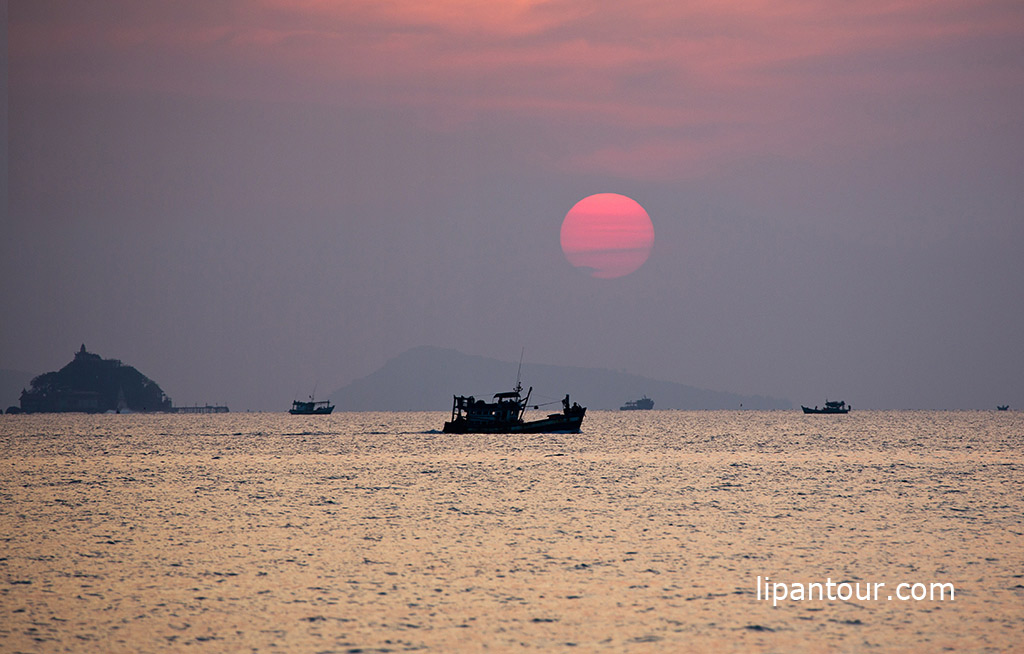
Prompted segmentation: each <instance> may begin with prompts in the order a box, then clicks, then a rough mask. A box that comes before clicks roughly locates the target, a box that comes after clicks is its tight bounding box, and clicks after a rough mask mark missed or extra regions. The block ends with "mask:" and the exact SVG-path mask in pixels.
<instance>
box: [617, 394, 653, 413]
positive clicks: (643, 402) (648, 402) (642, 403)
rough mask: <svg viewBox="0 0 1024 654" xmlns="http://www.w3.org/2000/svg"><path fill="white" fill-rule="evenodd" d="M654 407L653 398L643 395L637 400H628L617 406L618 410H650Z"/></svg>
mask: <svg viewBox="0 0 1024 654" xmlns="http://www.w3.org/2000/svg"><path fill="white" fill-rule="evenodd" d="M653 408H654V400H652V399H651V398H649V397H647V396H646V395H644V396H643V397H642V398H640V399H639V400H630V401H629V402H626V403H625V404H623V405H622V406H620V407H619V411H650V410H651V409H653Z"/></svg>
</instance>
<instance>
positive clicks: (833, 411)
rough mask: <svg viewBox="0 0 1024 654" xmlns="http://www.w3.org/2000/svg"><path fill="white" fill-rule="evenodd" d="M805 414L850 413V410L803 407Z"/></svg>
mask: <svg viewBox="0 0 1024 654" xmlns="http://www.w3.org/2000/svg"><path fill="white" fill-rule="evenodd" d="M800 408H801V409H803V410H804V413H849V412H850V410H849V409H812V408H810V407H806V406H801V407H800Z"/></svg>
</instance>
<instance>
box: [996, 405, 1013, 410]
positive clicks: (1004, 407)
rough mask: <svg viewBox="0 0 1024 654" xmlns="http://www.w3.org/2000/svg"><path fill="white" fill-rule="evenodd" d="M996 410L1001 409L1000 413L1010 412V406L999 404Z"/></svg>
mask: <svg viewBox="0 0 1024 654" xmlns="http://www.w3.org/2000/svg"><path fill="white" fill-rule="evenodd" d="M996 408H997V409H999V410H1000V411H1009V410H1010V405H1009V404H998V405H996Z"/></svg>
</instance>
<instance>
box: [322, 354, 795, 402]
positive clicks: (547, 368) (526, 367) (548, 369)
mask: <svg viewBox="0 0 1024 654" xmlns="http://www.w3.org/2000/svg"><path fill="white" fill-rule="evenodd" d="M518 365H519V364H518V363H517V362H509V361H499V360H498V359H492V358H488V357H483V356H476V355H469V354H463V353H461V352H458V351H456V350H451V349H445V348H439V347H430V346H423V347H417V348H413V349H411V350H408V351H406V352H404V353H402V354H400V355H398V356H397V357H395V358H394V359H391V360H390V361H388V362H387V363H386V364H384V366H383V367H382V368H381V369H380V370H378V371H376V372H374V373H372V374H370V375H368V376H366V377H363V378H362V379H358V380H356V381H354V382H352V383H351V384H349V385H348V386H345V387H343V388H340V389H338V390H336V391H334V392H333V393H332V394H331V395H330V398H331V400H332V401H333V402H334V403H335V405H336V406H337V409H338V410H339V411H447V410H448V409H450V408H451V403H452V396H453V395H475V396H477V397H489V396H490V395H492V394H494V393H497V392H500V391H507V390H510V389H511V388H512V387H513V386H515V381H516V369H517V368H518ZM522 381H523V386H524V387H529V386H533V389H534V391H533V397H532V398H531V400H530V402H531V404H532V403H533V402H535V401H536V402H538V403H543V402H557V401H559V400H560V399H561V398H562V397H563V396H564V395H565V394H566V393H569V394H570V395H571V396H572V400H573V401H576V402H579V403H580V404H582V405H584V406H586V407H588V408H591V409H598V410H600V409H618V408H619V407H620V406H622V405H623V404H624V403H625V402H626V401H627V400H631V399H636V398H639V397H640V396H641V395H645V394H646V395H647V396H649V397H651V398H653V399H654V401H655V405H654V408H655V409H738V408H739V407H740V405H742V406H743V408H746V409H791V408H793V405H792V403H791V402H789V401H788V400H780V399H776V398H771V397H764V396H760V395H737V394H735V393H726V392H721V391H710V390H705V389H700V388H694V387H692V386H686V385H684V384H677V383H674V382H667V381H657V380H653V379H647V378H645V377H640V376H638V375H630V374H626V373H621V372H614V371H611V370H602V369H595V368H576V367H566V366H552V365H546V364H536V363H523V371H522Z"/></svg>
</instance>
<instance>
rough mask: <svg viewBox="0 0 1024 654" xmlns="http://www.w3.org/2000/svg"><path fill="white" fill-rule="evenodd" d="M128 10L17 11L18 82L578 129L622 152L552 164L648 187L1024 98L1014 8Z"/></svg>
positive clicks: (600, 148)
mask: <svg viewBox="0 0 1024 654" xmlns="http://www.w3.org/2000/svg"><path fill="white" fill-rule="evenodd" d="M115 4H116V5H117V8H116V10H111V9H109V8H108V9H106V10H100V9H90V8H89V7H90V6H92V5H91V3H88V4H87V6H74V8H71V7H69V6H65V5H60V3H57V4H53V3H38V5H37V3H27V4H25V5H21V6H16V7H14V8H12V10H11V21H12V23H13V24H14V25H15V26H16V29H14V30H12V31H11V40H10V56H11V60H12V62H13V64H14V65H13V66H12V73H11V74H12V76H13V77H16V78H17V79H18V81H19V82H23V81H29V82H34V83H40V84H53V85H67V86H75V87H82V86H86V87H90V88H95V89H103V88H123V87H129V88H138V89H142V88H149V89H153V90H156V91H159V92H167V93H174V94H190V95H198V96H203V95H209V96H221V95H223V96H228V97H235V98H250V99H259V100H261V101H276V102H291V101H295V100H302V101H311V102H318V103H325V104H327V105H330V104H335V103H337V104H345V105H352V104H358V105H363V106H374V105H378V104H380V105H387V106H391V107H393V106H403V105H404V106H407V107H412V108H415V109H416V110H417V111H419V112H421V115H422V117H423V120H425V121H427V122H426V124H427V125H431V124H432V125H433V128H434V129H438V130H455V129H460V128H462V127H464V126H465V125H466V124H472V123H474V122H478V121H480V120H482V117H483V116H485V115H501V116H505V117H506V118H507V119H512V120H527V121H532V120H545V121H563V122H567V123H572V124H575V125H578V126H579V125H586V126H590V127H592V128H593V129H595V130H600V131H602V132H603V133H604V134H606V137H605V138H592V140H591V142H588V143H577V144H576V147H574V148H573V151H572V152H571V153H566V154H562V155H558V154H552V153H550V152H547V153H538V157H539V158H542V160H544V161H546V165H549V166H551V167H553V168H556V169H559V170H585V171H590V172H598V173H609V174H614V175H617V176H627V177H635V178H641V179H644V178H651V177H658V178H666V177H669V178H678V177H679V176H694V175H701V174H703V173H704V172H706V171H707V170H708V169H713V168H715V167H718V166H721V165H725V163H726V162H728V161H730V160H734V159H735V158H737V157H742V156H743V154H744V153H745V152H746V153H749V152H751V151H754V152H770V153H777V154H781V155H784V156H793V157H800V158H807V159H814V158H815V157H816V156H820V155H821V153H822V151H823V150H825V151H828V150H831V149H833V148H836V147H841V148H851V149H854V150H859V149H863V148H870V147H872V146H873V145H875V144H877V143H879V142H890V141H892V139H894V138H895V139H902V140H907V141H911V140H921V139H929V138H931V137H933V136H934V133H935V132H941V131H942V130H946V129H949V127H950V125H949V123H950V120H951V118H950V117H949V116H947V115H944V114H943V112H941V111H936V110H933V107H934V106H936V105H945V104H947V103H950V102H952V103H956V102H958V98H962V99H963V100H964V101H966V99H967V97H969V96H979V95H980V96H991V95H992V94H994V93H999V92H1001V89H1005V88H1006V86H1007V85H1008V84H1011V85H1018V86H1019V85H1020V84H1021V81H1022V80H1021V69H1020V66H1019V61H1012V60H1004V61H998V60H997V61H993V60H990V59H988V58H987V57H989V55H988V54H987V50H988V49H989V48H988V46H987V45H986V44H987V43H992V42H1000V41H1005V40H1007V39H1015V38H1019V37H1020V35H1021V34H1022V33H1024V9H1022V5H1021V4H1020V3H1018V2H1006V1H1000V2H983V3H970V4H969V5H965V3H963V2H959V1H952V0H947V1H935V0H922V1H919V2H908V1H903V2H852V3H838V4H837V3H832V2H807V1H802V2H800V1H792V0H787V1H782V2H747V3H742V5H732V4H723V3H720V2H687V3H664V2H629V3H613V2H608V3H602V2H500V3H477V2H431V3H422V2H389V3H378V2H344V3H335V2H300V3H293V2H259V3H250V2H234V3H232V2H227V3H212V5H211V4H210V3H173V4H170V5H162V4H156V5H154V4H152V3H146V4H145V5H143V6H141V7H140V6H137V4H136V3H115ZM58 6H59V7H60V9H59V10H58V9H57V8H56V7H58ZM963 49H966V50H968V51H972V52H974V55H973V56H968V57H963V56H960V53H961V51H962V50H963ZM951 52H957V53H958V54H957V56H956V57H952V56H950V53H951ZM881 60H884V61H885V62H886V65H885V66H882V67H880V66H878V65H877V64H878V62H879V61H881ZM154 71H156V72H157V73H158V74H154ZM26 76H27V79H26ZM981 110H982V111H991V108H988V109H986V108H981ZM975 119H976V120H979V121H997V122H998V121H1010V120H1014V118H1013V117H1011V116H1008V115H1000V114H998V113H995V114H989V115H985V114H981V115H976V116H975ZM894 127H895V128H896V129H894Z"/></svg>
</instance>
